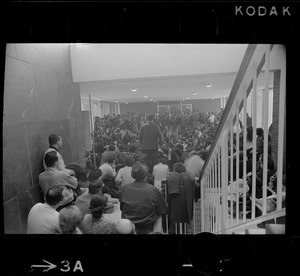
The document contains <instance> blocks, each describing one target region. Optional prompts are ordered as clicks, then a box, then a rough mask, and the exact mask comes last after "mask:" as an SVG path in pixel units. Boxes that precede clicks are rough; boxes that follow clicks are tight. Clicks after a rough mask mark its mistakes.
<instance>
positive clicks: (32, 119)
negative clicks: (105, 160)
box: [3, 44, 84, 233]
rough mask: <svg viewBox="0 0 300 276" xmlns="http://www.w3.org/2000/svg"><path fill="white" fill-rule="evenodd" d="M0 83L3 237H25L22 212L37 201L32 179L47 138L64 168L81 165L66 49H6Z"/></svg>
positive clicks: (74, 88) (76, 94) (75, 91)
mask: <svg viewBox="0 0 300 276" xmlns="http://www.w3.org/2000/svg"><path fill="white" fill-rule="evenodd" d="M4 83H5V87H4V110H3V111H4V112H3V204H4V212H5V214H4V224H5V233H26V221H27V216H28V212H29V210H30V209H31V207H32V206H33V205H34V204H35V203H37V202H38V201H41V200H42V199H41V194H40V188H39V186H38V176H39V174H40V173H41V172H42V171H43V167H42V156H43V153H44V151H45V149H46V148H47V147H48V146H49V145H48V137H49V135H50V134H51V133H56V134H58V135H61V136H62V138H63V149H62V150H61V153H62V155H63V158H64V160H65V163H66V164H68V163H70V162H78V163H79V164H82V165H83V164H84V145H83V144H82V143H83V133H82V118H81V117H80V116H81V106H80V90H79V85H78V84H75V83H73V81H72V71H71V59H70V49H69V45H68V44H9V45H8V47H7V51H6V64H5V80H4ZM78 102H79V104H78Z"/></svg>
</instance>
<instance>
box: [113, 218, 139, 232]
mask: <svg viewBox="0 0 300 276" xmlns="http://www.w3.org/2000/svg"><path fill="white" fill-rule="evenodd" d="M115 228H116V234H136V232H135V226H134V224H133V223H132V222H131V221H130V220H129V219H119V220H118V221H117V222H116V225H115Z"/></svg>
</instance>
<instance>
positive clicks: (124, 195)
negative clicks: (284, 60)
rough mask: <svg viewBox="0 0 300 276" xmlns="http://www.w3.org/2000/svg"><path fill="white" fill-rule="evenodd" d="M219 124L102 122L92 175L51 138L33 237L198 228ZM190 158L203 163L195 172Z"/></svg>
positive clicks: (165, 117)
mask: <svg viewBox="0 0 300 276" xmlns="http://www.w3.org/2000/svg"><path fill="white" fill-rule="evenodd" d="M220 117H221V112H220V113H219V114H208V113H207V114H203V113H199V112H192V113H190V114H188V113H186V114H181V113H178V112H172V113H166V112H165V113H162V114H150V115H147V116H146V115H145V114H136V113H128V114H124V115H108V116H105V117H104V118H102V119H101V118H96V119H95V128H94V133H93V135H94V137H93V138H94V139H93V140H94V142H95V143H94V145H93V146H94V149H95V150H94V151H91V152H89V153H88V155H87V160H86V167H82V166H80V165H79V164H76V163H71V164H68V165H66V164H65V163H64V159H63V156H62V155H61V153H60V150H61V148H62V147H63V141H62V137H61V136H59V135H57V134H51V135H50V136H49V148H48V149H46V150H45V152H44V156H43V166H44V172H42V173H41V174H40V175H39V186H40V188H41V194H42V198H43V199H44V201H43V202H39V203H37V204H36V205H34V206H33V207H32V208H31V210H30V212H29V215H28V220H27V233H30V234H33V233H45V234H49V233H64V234H79V233H83V234H101V233H102V234H103V233H105V234H115V233H121V234H133V233H134V234H148V233H162V232H163V229H165V228H166V227H167V228H169V231H168V232H169V233H174V231H175V230H174V227H175V223H176V222H182V223H190V221H191V218H192V215H193V214H192V209H191V206H192V204H193V201H194V200H195V189H196V188H195V177H196V178H197V177H199V173H200V170H201V168H202V165H203V164H204V161H203V160H202V159H201V157H200V155H201V154H202V155H203V157H204V155H205V153H206V151H207V146H208V145H209V144H210V143H211V141H212V139H213V136H214V132H215V130H216V127H217V124H218V121H219V119H220ZM190 156H197V157H198V158H199V160H198V159H197V161H196V163H197V162H198V163H197V164H196V166H195V162H194V164H193V166H191V165H190V164H189V163H188V162H187V161H188V159H189V157H190ZM199 161H200V162H199ZM189 168H190V172H189V171H188V170H189ZM180 206H181V207H180Z"/></svg>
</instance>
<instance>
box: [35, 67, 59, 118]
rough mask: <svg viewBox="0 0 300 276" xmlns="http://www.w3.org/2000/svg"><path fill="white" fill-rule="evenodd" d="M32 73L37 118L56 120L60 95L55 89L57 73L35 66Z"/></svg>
mask: <svg viewBox="0 0 300 276" xmlns="http://www.w3.org/2000/svg"><path fill="white" fill-rule="evenodd" d="M34 75H35V79H36V81H35V84H36V87H35V97H36V104H37V113H38V114H37V115H38V118H37V119H38V120H40V121H50V120H58V119H59V118H60V116H59V115H60V114H59V102H60V97H59V92H58V89H57V86H58V85H57V74H56V73H54V72H53V71H51V70H49V69H48V68H43V67H36V68H34Z"/></svg>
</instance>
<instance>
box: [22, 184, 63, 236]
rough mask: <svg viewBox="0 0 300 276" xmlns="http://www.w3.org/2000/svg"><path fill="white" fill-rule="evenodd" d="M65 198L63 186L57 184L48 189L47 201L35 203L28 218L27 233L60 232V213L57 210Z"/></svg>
mask: <svg viewBox="0 0 300 276" xmlns="http://www.w3.org/2000/svg"><path fill="white" fill-rule="evenodd" d="M62 200H63V187H61V186H58V185H55V186H53V187H52V188H50V189H48V190H47V193H46V196H45V203H40V202H39V203H37V204H35V205H34V206H33V207H32V208H31V210H30V211H29V214H28V218H27V234H58V233H61V232H62V230H61V228H60V226H59V213H58V212H57V211H56V209H57V207H58V206H60V203H61V201H62Z"/></svg>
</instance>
